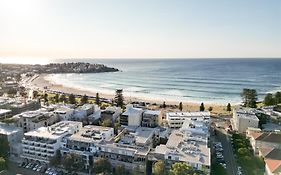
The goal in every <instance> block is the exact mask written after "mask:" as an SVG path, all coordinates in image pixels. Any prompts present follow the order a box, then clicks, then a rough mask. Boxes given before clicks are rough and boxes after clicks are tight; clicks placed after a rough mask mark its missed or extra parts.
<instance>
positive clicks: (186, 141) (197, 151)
mask: <svg viewBox="0 0 281 175" xmlns="http://www.w3.org/2000/svg"><path fill="white" fill-rule="evenodd" d="M154 153H156V154H162V155H166V156H173V157H177V158H178V160H179V161H183V162H193V163H197V164H202V165H208V166H210V163H211V162H210V156H211V154H210V148H208V147H207V144H206V143H204V142H200V141H197V140H196V139H195V138H194V139H193V138H192V137H190V136H188V135H186V133H185V132H181V131H179V130H174V131H173V132H172V133H171V135H170V137H169V139H168V142H167V143H166V145H163V144H161V145H159V146H157V147H156V148H155V150H154Z"/></svg>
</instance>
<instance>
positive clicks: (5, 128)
mask: <svg viewBox="0 0 281 175" xmlns="http://www.w3.org/2000/svg"><path fill="white" fill-rule="evenodd" d="M0 137H2V138H4V139H6V140H7V141H8V143H9V148H10V150H9V154H10V155H9V156H10V157H11V158H15V159H17V158H19V156H20V154H21V151H22V150H21V144H20V143H21V140H22V138H23V130H22V128H18V127H15V126H11V125H8V124H6V123H1V122H0Z"/></svg>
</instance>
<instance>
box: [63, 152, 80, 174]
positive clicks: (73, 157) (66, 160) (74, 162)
mask: <svg viewBox="0 0 281 175" xmlns="http://www.w3.org/2000/svg"><path fill="white" fill-rule="evenodd" d="M62 164H63V166H64V168H65V169H66V170H67V171H68V172H77V171H81V170H83V169H84V163H83V161H82V158H81V157H79V156H78V155H77V154H66V155H65V156H64V157H63V161H62Z"/></svg>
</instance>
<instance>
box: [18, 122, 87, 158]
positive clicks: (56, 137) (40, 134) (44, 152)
mask: <svg viewBox="0 0 281 175" xmlns="http://www.w3.org/2000/svg"><path fill="white" fill-rule="evenodd" d="M81 128H82V123H81V122H74V121H61V122H59V123H56V124H54V125H52V126H49V127H41V128H38V129H36V130H33V131H29V132H27V133H25V134H24V138H23V140H22V148H23V154H22V156H21V157H22V158H23V160H24V161H27V162H30V161H31V162H38V163H49V160H50V158H51V157H53V156H54V155H55V153H56V151H57V150H58V149H59V148H60V147H61V145H62V140H63V139H65V137H67V136H69V135H72V134H75V133H77V132H78V131H79V130H80V129H81Z"/></svg>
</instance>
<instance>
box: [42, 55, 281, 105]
mask: <svg viewBox="0 0 281 175" xmlns="http://www.w3.org/2000/svg"><path fill="white" fill-rule="evenodd" d="M76 61H80V62H81V61H83V62H90V63H101V64H105V65H107V66H111V67H115V68H118V69H119V70H120V71H119V72H113V73H97V74H51V75H49V76H48V77H47V79H48V80H51V81H52V82H53V83H56V84H61V85H64V86H66V87H72V88H78V89H83V90H88V91H93V92H100V93H106V94H114V93H115V90H116V89H123V91H124V95H126V96H128V97H144V98H149V99H157V100H163V101H168V100H173V101H183V102H187V101H188V102H204V103H217V104H226V103H228V102H230V103H240V102H241V96H240V94H241V92H242V90H243V88H253V89H256V90H257V92H258V95H259V100H262V99H263V97H264V95H265V94H266V93H269V92H276V91H278V90H281V59H82V60H81V59H77V60H73V59H60V60H55V62H76Z"/></svg>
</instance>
